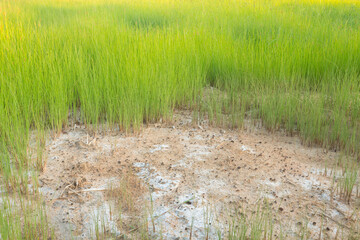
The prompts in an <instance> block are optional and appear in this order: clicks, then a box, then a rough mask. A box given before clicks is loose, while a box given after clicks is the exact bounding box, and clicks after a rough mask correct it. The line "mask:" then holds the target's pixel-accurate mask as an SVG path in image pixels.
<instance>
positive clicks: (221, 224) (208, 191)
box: [39, 112, 358, 239]
mask: <svg viewBox="0 0 360 240" xmlns="http://www.w3.org/2000/svg"><path fill="white" fill-rule="evenodd" d="M47 157H48V159H47V167H46V169H45V171H44V172H43V173H42V174H41V176H40V178H39V180H40V184H41V188H40V191H41V192H42V194H43V195H44V197H45V200H46V204H47V209H48V216H49V217H50V219H51V222H52V224H53V226H54V227H55V230H56V235H57V236H61V239H70V238H72V237H74V238H78V239H90V238H92V236H94V235H95V234H96V231H97V230H96V228H97V227H98V226H97V224H99V226H101V232H104V231H103V230H104V229H106V230H105V232H108V233H110V234H111V236H115V237H119V239H120V236H122V235H124V236H125V235H126V236H131V234H133V233H134V232H136V231H137V230H140V229H141V222H147V226H146V228H147V230H148V232H150V234H152V236H153V238H160V237H162V238H163V239H189V238H190V236H191V238H192V239H204V238H206V237H208V238H209V239H217V234H218V231H221V232H226V229H227V227H228V225H229V221H230V219H229V213H230V209H232V208H239V206H241V207H242V208H244V209H251V208H253V207H256V204H257V203H258V202H259V200H260V199H267V201H268V203H269V206H270V207H271V209H272V212H273V215H274V223H275V224H276V225H277V226H278V227H276V228H275V234H279V231H280V230H279V229H280V228H279V226H280V225H281V231H282V234H283V235H284V236H287V237H286V239H289V238H294V239H297V238H298V237H299V232H301V231H302V229H307V231H309V234H310V238H317V239H319V233H320V228H321V229H322V230H321V234H322V235H321V238H322V239H330V238H334V237H335V236H336V235H337V234H339V233H337V232H338V231H341V229H343V230H347V229H348V228H350V226H352V225H351V224H353V223H354V221H355V219H356V217H358V216H357V213H355V212H354V209H355V206H356V203H353V202H352V203H351V204H347V203H345V202H343V201H340V199H339V197H338V196H337V193H336V192H335V193H334V191H332V189H334V188H333V182H332V177H331V176H329V175H328V174H326V169H324V166H325V165H327V166H329V165H330V164H334V163H336V161H337V158H338V154H337V153H335V152H328V151H324V150H323V149H321V148H313V147H312V148H309V147H305V146H303V145H301V141H300V140H299V139H298V138H296V137H288V136H286V135H284V134H282V133H275V134H269V133H268V132H266V131H265V130H263V129H260V128H254V127H247V130H225V131H224V130H222V129H219V128H214V127H210V126H209V125H208V124H207V123H206V122H203V123H202V124H201V127H200V126H197V125H195V124H193V123H192V121H191V115H190V114H189V113H186V112H185V113H184V112H182V113H177V114H175V116H174V119H173V121H172V123H171V124H170V123H166V124H154V125H150V126H147V127H146V128H144V129H143V131H142V132H141V133H140V134H139V135H131V136H126V135H125V134H123V133H119V132H110V133H109V132H107V133H105V132H104V133H97V134H96V135H93V134H89V132H88V131H87V130H86V129H85V127H84V126H76V127H75V128H72V129H69V130H68V131H67V132H64V133H62V134H61V135H60V136H59V137H57V138H55V139H53V140H52V141H51V142H50V143H49V145H48V146H47ZM129 175H131V176H132V178H136V180H131V181H132V182H135V183H133V184H131V183H130V184H128V183H126V182H128V181H129V179H128V177H127V176H129ZM124 179H125V180H126V181H125V183H124ZM122 184H125V186H127V187H126V188H127V189H125V188H121V187H119V186H124V185H122ZM112 186H118V187H116V188H113V187H112ZM129 188H130V189H129ZM119 189H120V190H119ZM121 189H122V190H121ZM111 191H113V192H114V191H120V192H119V193H118V194H116V193H113V194H109V193H111ZM109 196H115V197H109ZM126 196H130V197H129V198H126ZM119 199H122V201H120V202H119ZM144 220H145V221H144Z"/></svg>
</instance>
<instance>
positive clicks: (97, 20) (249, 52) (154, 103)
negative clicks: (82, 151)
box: [0, 0, 360, 192]
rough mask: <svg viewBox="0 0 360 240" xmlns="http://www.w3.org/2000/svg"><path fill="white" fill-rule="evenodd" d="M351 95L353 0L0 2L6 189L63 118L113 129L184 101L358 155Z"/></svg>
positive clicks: (359, 101)
mask: <svg viewBox="0 0 360 240" xmlns="http://www.w3.org/2000/svg"><path fill="white" fill-rule="evenodd" d="M208 89H212V90H211V91H208ZM359 93H360V4H359V2H358V1H355V0H354V1H351V0H348V1H339V0H323V1H321V0H288V1H285V0H276V1H266V0H262V1H245V0H244V1H237V0H225V1H216V0H207V1H200V0H195V1H190V0H185V1H173V0H163V1H155V0H137V1H130V0H107V1H100V0H91V1H81V0H76V1H66V0H34V1H26V0H18V1H10V0H1V1H0V154H1V159H0V160H1V164H0V169H1V173H2V174H1V175H2V177H3V180H2V181H3V182H4V184H5V185H6V189H7V191H9V192H11V191H12V190H14V189H21V192H26V191H27V190H26V188H27V187H26V184H25V183H27V182H28V179H27V178H28V174H27V171H29V170H31V169H34V168H36V169H40V170H41V169H42V167H43V166H41V165H42V164H44V162H45V161H44V160H42V159H41V158H42V149H43V148H44V146H45V143H44V141H45V140H44V139H45V133H46V132H47V131H49V130H51V131H54V132H55V133H56V132H60V131H61V129H62V128H63V126H65V125H66V124H67V123H68V121H69V119H70V120H71V119H72V116H74V115H79V116H80V120H81V121H82V122H84V123H86V124H87V125H90V124H91V125H94V126H96V125H98V124H100V123H106V124H107V125H108V126H109V127H114V126H118V127H120V129H122V130H124V131H132V130H137V129H140V128H141V126H142V125H143V124H144V123H148V122H156V121H158V120H159V119H165V120H166V119H170V118H171V115H172V113H173V111H174V109H184V108H185V109H190V110H193V111H194V112H199V113H200V114H199V115H198V114H196V116H202V117H208V118H209V119H210V121H211V122H212V123H213V124H216V125H222V126H226V127H242V125H243V120H244V118H252V119H257V120H258V119H260V120H261V122H262V123H263V125H264V126H265V127H266V128H267V129H269V130H271V131H276V130H278V129H286V130H287V132H288V133H289V134H298V135H299V136H300V137H301V138H302V140H303V142H304V143H305V144H308V145H313V144H315V145H320V146H322V147H325V148H329V149H335V150H338V151H343V152H344V153H345V154H348V155H352V156H355V157H357V158H358V159H359V158H360V94H359ZM33 130H34V131H33ZM34 133H37V135H38V136H37V139H38V143H37V146H38V154H37V155H38V156H37V160H36V161H33V160H30V158H29V154H28V147H29V139H30V137H32V134H34Z"/></svg>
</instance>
